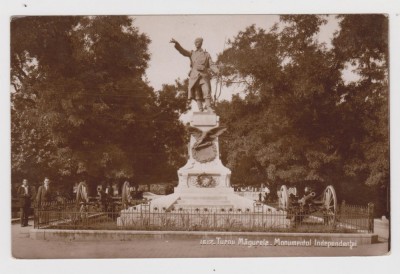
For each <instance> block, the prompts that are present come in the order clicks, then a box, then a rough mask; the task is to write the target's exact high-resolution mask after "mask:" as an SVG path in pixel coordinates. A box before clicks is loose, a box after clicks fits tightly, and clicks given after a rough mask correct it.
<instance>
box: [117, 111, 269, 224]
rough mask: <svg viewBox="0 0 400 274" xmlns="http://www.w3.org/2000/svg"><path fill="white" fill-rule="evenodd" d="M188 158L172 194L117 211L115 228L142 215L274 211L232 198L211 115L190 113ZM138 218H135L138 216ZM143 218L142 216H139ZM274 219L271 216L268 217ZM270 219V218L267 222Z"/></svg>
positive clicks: (220, 130)
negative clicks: (145, 203)
mask: <svg viewBox="0 0 400 274" xmlns="http://www.w3.org/2000/svg"><path fill="white" fill-rule="evenodd" d="M189 131H190V132H191V136H190V142H189V145H188V150H189V159H188V161H187V163H186V164H185V165H184V166H183V167H181V168H180V169H179V170H178V179H179V183H178V186H177V187H175V189H174V193H173V194H170V195H166V196H163V197H160V198H156V199H154V200H152V201H151V203H150V204H148V205H139V206H135V207H130V208H129V209H127V210H123V211H121V217H120V218H118V223H119V225H129V224H132V223H134V222H135V218H134V217H132V216H136V215H135V214H139V215H140V216H142V215H143V212H149V213H151V212H156V213H157V212H160V210H161V212H170V211H173V212H185V211H191V212H192V211H195V212H198V211H199V210H203V211H208V212H210V211H214V212H220V211H222V212H227V210H228V211H229V212H249V213H256V212H260V210H261V211H262V212H268V213H271V214H272V213H274V212H276V209H275V208H272V207H270V206H267V205H263V204H259V203H258V204H256V202H255V201H254V200H251V199H247V198H244V197H241V196H239V195H236V194H235V193H234V190H233V188H232V187H231V184H230V179H231V171H230V169H228V168H227V167H225V166H224V165H223V164H222V162H221V160H220V153H219V143H218V136H219V135H220V134H222V133H223V132H224V131H225V129H224V128H223V127H220V125H219V117H218V116H217V115H216V114H215V113H206V112H194V113H193V114H192V118H191V121H190V127H189ZM139 215H138V216H139ZM143 216H144V215H143ZM271 216H272V215H271ZM271 218H274V217H271ZM271 220H272V219H271ZM270 223H271V224H272V223H273V222H270Z"/></svg>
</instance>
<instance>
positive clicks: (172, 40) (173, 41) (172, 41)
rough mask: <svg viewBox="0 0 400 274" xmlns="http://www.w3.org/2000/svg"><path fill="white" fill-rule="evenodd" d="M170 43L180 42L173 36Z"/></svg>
mask: <svg viewBox="0 0 400 274" xmlns="http://www.w3.org/2000/svg"><path fill="white" fill-rule="evenodd" d="M169 42H170V43H174V44H177V43H178V41H176V40H175V39H174V38H171V41H169Z"/></svg>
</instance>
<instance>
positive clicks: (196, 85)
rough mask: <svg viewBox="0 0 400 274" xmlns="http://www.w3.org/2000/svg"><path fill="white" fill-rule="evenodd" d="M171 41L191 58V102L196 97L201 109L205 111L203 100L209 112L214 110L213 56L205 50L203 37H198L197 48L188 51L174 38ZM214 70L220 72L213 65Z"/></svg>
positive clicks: (189, 93) (189, 97) (180, 51)
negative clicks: (212, 91) (212, 105)
mask: <svg viewBox="0 0 400 274" xmlns="http://www.w3.org/2000/svg"><path fill="white" fill-rule="evenodd" d="M170 43H174V44H175V48H176V49H177V50H178V51H179V53H180V54H182V55H183V56H186V57H189V58H190V72H189V92H188V100H189V102H190V101H191V100H192V99H194V100H196V102H197V106H198V107H199V111H204V108H203V102H204V105H205V109H206V110H207V111H209V112H214V110H213V109H212V107H211V83H210V74H209V69H210V68H211V66H213V65H214V64H213V62H212V60H211V56H210V54H209V53H208V52H206V51H205V50H203V49H202V48H201V46H202V45H203V38H196V40H195V41H194V45H195V46H196V50H192V51H188V50H186V49H184V48H182V46H181V45H180V44H179V43H178V41H176V40H175V39H174V38H172V39H171V41H170ZM212 70H213V71H215V72H216V73H218V68H216V67H215V66H213V68H212Z"/></svg>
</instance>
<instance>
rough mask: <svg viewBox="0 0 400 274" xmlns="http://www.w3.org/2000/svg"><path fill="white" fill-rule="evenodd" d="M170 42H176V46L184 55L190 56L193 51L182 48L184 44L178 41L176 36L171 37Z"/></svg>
mask: <svg viewBox="0 0 400 274" xmlns="http://www.w3.org/2000/svg"><path fill="white" fill-rule="evenodd" d="M169 42H170V43H173V44H175V48H176V50H177V51H179V53H180V54H182V55H183V56H186V57H190V55H191V52H190V51H188V50H186V49H184V48H182V46H181V45H180V44H179V42H178V41H176V40H175V39H174V38H171V41H169Z"/></svg>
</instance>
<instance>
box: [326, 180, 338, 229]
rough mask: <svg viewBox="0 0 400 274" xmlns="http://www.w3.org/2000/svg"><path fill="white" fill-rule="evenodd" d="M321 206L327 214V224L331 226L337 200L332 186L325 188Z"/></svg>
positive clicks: (333, 220) (334, 217) (334, 216)
mask: <svg viewBox="0 0 400 274" xmlns="http://www.w3.org/2000/svg"><path fill="white" fill-rule="evenodd" d="M323 206H324V209H325V212H326V214H327V221H328V224H333V223H334V222H335V219H336V210H337V198H336V192H335V189H334V188H333V186H327V187H326V188H325V190H324V196H323Z"/></svg>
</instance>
